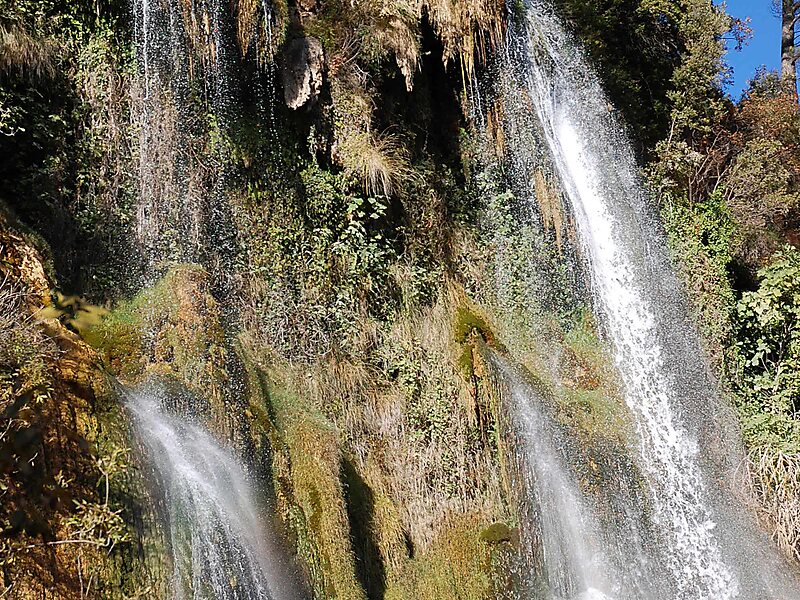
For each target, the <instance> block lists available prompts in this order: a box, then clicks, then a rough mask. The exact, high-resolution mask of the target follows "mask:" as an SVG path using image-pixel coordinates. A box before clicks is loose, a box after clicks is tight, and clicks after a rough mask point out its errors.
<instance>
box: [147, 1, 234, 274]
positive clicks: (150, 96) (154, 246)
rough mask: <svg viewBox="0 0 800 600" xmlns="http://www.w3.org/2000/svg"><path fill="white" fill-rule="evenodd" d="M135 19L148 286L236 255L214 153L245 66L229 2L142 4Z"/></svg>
mask: <svg viewBox="0 0 800 600" xmlns="http://www.w3.org/2000/svg"><path fill="white" fill-rule="evenodd" d="M133 12H134V23H135V28H134V31H135V40H136V46H137V60H138V63H139V89H138V97H137V98H135V99H134V100H135V104H136V105H137V106H138V119H139V129H140V133H139V178H138V179H139V190H138V204H137V211H136V234H137V238H138V241H139V245H140V249H141V253H142V258H143V262H144V265H143V268H144V271H145V279H146V280H148V281H149V282H152V279H153V273H154V272H156V271H157V270H158V269H159V267H160V266H161V265H163V264H164V262H165V261H172V262H194V263H200V262H204V261H205V262H213V261H214V260H217V261H218V260H219V257H218V256H217V255H219V254H226V253H228V254H229V253H230V252H231V248H232V247H233V245H234V244H233V243H232V242H231V240H230V239H229V238H230V235H231V234H230V231H229V230H230V226H229V225H228V223H227V221H228V220H229V218H228V212H229V209H228V207H227V205H226V201H225V182H226V178H225V168H224V165H225V161H224V160H218V157H214V156H212V155H209V154H208V148H207V147H206V145H205V144H206V138H207V137H208V136H209V135H215V134H218V131H221V130H222V129H223V128H224V127H225V124H226V123H227V122H228V119H229V117H230V115H231V114H232V112H233V109H234V106H235V102H236V100H235V99H236V89H235V87H236V86H235V85H234V80H233V78H232V77H231V72H232V70H233V68H234V66H235V59H236V56H235V51H234V49H233V46H234V44H235V42H234V41H233V38H234V34H233V31H232V27H233V26H232V24H231V15H230V11H229V6H228V4H226V3H225V2H223V1H222V0H202V1H200V2H192V3H191V4H188V5H187V4H186V3H185V2H183V1H182V0H166V1H164V2H160V1H156V0H135V1H134V11H133ZM215 128H216V129H217V130H218V131H217V132H216V133H215V132H214V131H213V130H214V129H215ZM209 131H210V132H209ZM204 153H205V154H206V155H205V156H204Z"/></svg>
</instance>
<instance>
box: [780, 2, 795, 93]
mask: <svg viewBox="0 0 800 600" xmlns="http://www.w3.org/2000/svg"><path fill="white" fill-rule="evenodd" d="M778 1H780V2H781V9H780V13H781V80H782V81H783V83H784V85H785V86H786V87H787V89H788V90H790V91H791V93H792V94H793V95H794V96H795V97H797V59H798V58H800V40H798V34H800V28H798V27H797V23H798V20H800V0H776V3H777V2H778Z"/></svg>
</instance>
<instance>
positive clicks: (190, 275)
mask: <svg viewBox="0 0 800 600" xmlns="http://www.w3.org/2000/svg"><path fill="white" fill-rule="evenodd" d="M84 337H85V339H86V340H87V341H88V342H89V343H90V344H91V345H93V346H94V347H95V348H97V349H98V350H99V351H100V352H101V354H102V355H103V357H104V360H105V363H106V365H107V366H108V367H109V368H110V370H111V371H112V372H113V373H114V374H116V375H117V376H118V377H120V378H122V379H124V380H127V381H129V382H137V381H141V380H142V379H143V378H144V377H145V375H146V374H148V373H153V372H155V373H157V374H158V376H159V377H160V378H162V379H163V378H166V379H168V380H169V379H177V380H178V381H179V382H181V383H182V384H183V385H184V386H185V387H186V388H187V389H188V390H189V391H190V392H191V393H192V394H193V395H194V397H195V399H196V400H198V401H199V403H196V404H195V405H194V406H193V410H194V411H195V412H198V411H199V412H200V413H201V414H202V413H203V412H205V413H206V416H208V417H211V418H212V419H213V420H216V421H218V422H219V424H220V427H226V426H229V421H230V420H231V419H230V415H228V412H229V411H228V410H227V407H226V403H225V399H226V397H227V396H226V395H227V384H228V380H229V374H228V352H227V350H226V347H225V332H224V330H223V328H222V325H221V323H220V312H219V307H218V305H217V302H216V300H215V299H214V298H213V296H212V295H211V292H210V279H209V276H208V274H207V273H206V271H205V270H204V269H203V268H202V267H199V266H197V265H175V266H173V267H171V268H170V269H169V270H168V271H167V272H166V274H165V275H164V276H163V277H162V278H161V279H160V280H159V281H158V282H157V283H156V284H155V285H153V286H152V287H150V288H147V289H145V290H143V291H142V292H140V293H139V294H137V295H136V296H135V297H134V298H132V299H131V300H128V301H126V302H122V303H121V304H120V305H118V306H117V307H116V308H115V309H114V310H113V311H111V312H110V314H108V315H107V316H106V317H105V318H104V319H103V320H102V321H101V323H100V325H98V326H96V327H93V328H90V329H89V330H87V331H86V332H84ZM203 403H205V406H204V405H203Z"/></svg>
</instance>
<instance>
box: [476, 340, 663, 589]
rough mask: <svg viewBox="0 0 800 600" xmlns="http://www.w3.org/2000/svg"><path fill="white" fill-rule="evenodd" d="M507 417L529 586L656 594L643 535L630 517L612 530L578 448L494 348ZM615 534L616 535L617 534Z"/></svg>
mask: <svg viewBox="0 0 800 600" xmlns="http://www.w3.org/2000/svg"><path fill="white" fill-rule="evenodd" d="M490 362H491V370H492V371H493V372H494V373H495V379H496V383H495V385H496V387H497V391H498V392H499V393H500V396H501V397H502V401H503V412H504V414H505V415H506V416H507V420H508V423H507V428H508V429H509V432H508V433H509V434H510V435H509V436H508V437H509V439H510V442H511V444H512V446H513V449H514V452H513V455H514V456H515V457H516V466H515V472H516V477H517V478H518V479H519V481H518V482H517V483H518V485H517V487H518V489H519V490H520V493H521V494H522V505H523V506H522V509H523V510H522V512H523V523H524V527H523V529H524V531H523V546H524V547H525V549H526V552H525V554H526V555H527V556H528V560H529V561H530V560H532V564H531V565H530V568H531V571H532V574H531V577H529V578H528V579H529V581H527V582H526V586H527V587H529V588H530V589H532V590H535V591H538V592H539V593H541V590H542V589H544V593H545V597H546V598H548V599H550V598H553V599H559V600H560V599H575V600H589V599H595V600H622V599H631V600H632V599H634V598H635V599H638V600H644V599H645V598H657V597H658V594H656V593H654V591H653V589H652V584H651V582H652V581H653V580H655V579H657V573H656V572H655V571H654V570H651V571H649V572H648V570H647V557H646V552H645V550H644V549H643V547H642V544H641V536H640V535H638V533H637V532H636V531H634V530H633V529H632V528H631V527H630V524H628V523H624V522H621V523H617V528H615V529H612V530H608V529H607V528H606V527H605V526H604V524H603V522H602V521H601V519H599V517H598V511H597V508H596V507H595V506H594V505H593V503H592V502H591V498H590V497H588V496H587V495H586V494H585V493H584V491H583V490H582V489H581V486H580V484H579V480H578V476H577V475H576V472H575V470H574V469H573V468H572V466H571V465H572V463H573V462H574V460H573V454H574V453H573V452H572V451H571V448H570V439H569V436H568V435H567V432H566V431H565V430H564V428H563V426H561V425H559V424H558V423H557V422H556V421H555V420H554V418H553V417H552V415H551V414H550V413H551V411H552V406H549V405H548V402H547V400H546V396H545V394H543V393H542V392H541V391H539V389H537V387H536V385H534V384H531V383H528V382H527V381H526V379H525V376H524V375H523V374H522V373H520V372H518V370H517V369H516V368H514V367H512V366H511V365H510V364H509V363H508V362H507V361H506V360H505V359H504V358H502V357H501V356H499V355H498V354H495V353H494V352H491V351H490ZM615 537H616V538H618V539H615Z"/></svg>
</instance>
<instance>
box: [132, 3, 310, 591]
mask: <svg viewBox="0 0 800 600" xmlns="http://www.w3.org/2000/svg"><path fill="white" fill-rule="evenodd" d="M268 6H269V4H268V2H267V0H264V4H263V8H264V11H265V12H264V18H265V21H266V24H265V27H267V28H271V22H270V19H271V18H272V13H271V9H269V10H268ZM133 8H134V11H133V16H134V26H135V27H134V30H135V40H136V46H137V59H138V66H139V77H138V95H137V94H136V91H137V90H134V98H133V100H134V105H135V106H137V107H138V119H139V125H140V137H139V190H138V203H137V211H136V233H137V238H138V241H139V246H140V247H139V249H140V253H141V257H139V258H140V259H141V262H142V265H141V266H142V270H143V274H144V282H145V283H146V284H153V283H154V282H156V281H157V280H158V278H159V277H160V276H161V275H162V274H163V271H164V269H165V268H166V267H167V266H169V265H170V264H174V263H194V264H200V265H202V266H203V268H204V269H205V270H206V271H207V272H208V273H209V276H210V279H211V281H212V286H211V287H212V291H218V290H220V289H222V290H225V291H226V292H227V291H229V290H230V289H231V285H230V282H229V279H230V278H231V277H232V275H233V267H232V263H233V260H232V257H233V256H234V253H235V251H236V247H237V244H236V239H235V235H236V234H235V230H234V227H233V223H232V220H231V207H230V206H229V204H228V199H227V192H228V190H227V184H228V180H227V174H228V169H229V161H230V157H229V156H223V155H222V150H221V149H220V148H221V145H220V144H215V142H214V140H215V139H216V138H223V137H224V135H225V134H226V133H227V129H226V128H227V127H228V126H229V125H230V122H231V121H232V120H233V119H234V118H235V116H236V111H235V110H234V109H235V107H236V105H237V103H238V96H237V93H238V90H237V89H235V88H236V85H235V84H236V83H238V80H235V79H234V78H233V77H232V76H231V75H232V72H233V70H234V66H235V61H236V60H238V56H237V55H236V53H235V52H234V50H233V48H234V45H235V41H234V31H233V25H232V19H233V16H232V14H231V8H232V7H231V6H230V5H229V4H228V3H226V2H224V1H223V0H198V1H197V2H194V1H193V2H190V3H187V2H185V1H184V0H134V7H133ZM266 34H267V35H269V36H271V35H272V33H271V29H268V30H267V31H266ZM270 41H271V40H270ZM134 260H135V259H134ZM131 266H132V267H133V266H134V265H133V264H131ZM226 300H227V297H223V298H221V301H220V303H219V305H220V311H221V312H222V313H223V314H227V313H226V311H228V313H232V312H233V309H232V308H231V306H230V305H229V304H226ZM229 316H231V318H230V319H229V320H230V321H232V322H235V315H229ZM142 333H143V334H144V335H145V336H150V337H155V336H156V335H157V332H156V331H144V332H142ZM231 364H233V361H228V362H227V363H226V368H227V369H228V375H230V380H228V381H227V382H226V385H227V386H228V389H227V392H228V394H229V395H230V396H232V397H233V401H232V402H231V405H234V406H238V407H241V406H242V402H239V401H238V399H239V398H241V394H240V392H241V386H237V384H239V383H241V381H240V380H237V375H238V374H237V373H236V372H235V371H232V369H235V367H231ZM237 395H238V397H237ZM170 400H174V399H171V398H169V397H167V396H165V395H164V394H163V393H162V392H160V391H159V390H158V388H156V387H153V386H147V387H145V388H142V389H140V390H138V391H135V392H131V393H129V394H127V402H126V405H127V408H128V410H129V412H130V413H131V415H132V417H133V424H134V428H133V431H134V433H135V435H136V437H137V438H138V440H139V442H140V446H141V448H142V450H143V460H144V462H145V463H146V464H147V465H148V466H149V467H150V469H151V471H152V474H153V478H152V479H153V481H154V488H155V495H156V496H157V497H159V498H160V499H161V500H162V501H163V502H162V504H163V506H160V507H159V508H160V509H161V510H160V511H159V512H158V514H159V516H160V517H161V519H162V521H163V523H164V528H165V531H166V532H167V538H168V539H167V541H168V552H167V555H168V556H170V557H171V568H172V581H171V590H172V595H173V597H174V598H175V599H176V600H184V599H192V600H283V599H293V598H298V597H299V596H298V594H301V592H299V591H298V590H300V589H301V588H302V586H301V585H299V584H298V580H299V578H297V577H294V575H293V572H294V570H295V569H294V568H293V566H292V564H291V563H290V561H289V560H288V559H287V556H288V552H287V550H286V549H285V548H282V547H281V546H280V544H279V543H278V542H277V540H278V539H279V538H278V536H277V535H275V534H274V532H272V531H271V530H270V529H269V528H268V527H267V523H268V520H269V517H270V512H269V511H267V510H266V507H264V506H262V505H261V503H259V502H257V501H256V490H255V489H253V486H252V485H251V481H249V479H248V477H247V476H246V474H245V470H244V467H243V465H242V463H241V461H240V458H239V457H237V456H236V455H235V454H234V453H233V452H232V451H230V450H229V449H226V448H223V447H222V446H221V444H220V443H219V442H218V441H217V440H215V439H214V437H212V436H211V435H210V434H209V433H208V431H207V430H206V429H205V427H204V425H205V424H203V423H200V419H201V416H200V414H199V413H201V412H202V411H201V410H199V409H198V407H197V406H195V405H189V406H186V405H182V406H181V411H180V412H181V414H179V415H176V414H172V413H171V412H168V411H167V410H166V409H165V406H169V405H174V404H175V403H174V402H171V401H170ZM226 401H227V398H226ZM226 405H227V402H226ZM232 418H233V419H235V418H236V417H235V416H234V417H232Z"/></svg>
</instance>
